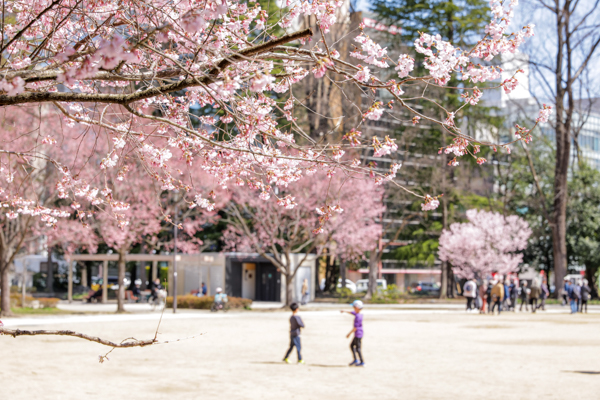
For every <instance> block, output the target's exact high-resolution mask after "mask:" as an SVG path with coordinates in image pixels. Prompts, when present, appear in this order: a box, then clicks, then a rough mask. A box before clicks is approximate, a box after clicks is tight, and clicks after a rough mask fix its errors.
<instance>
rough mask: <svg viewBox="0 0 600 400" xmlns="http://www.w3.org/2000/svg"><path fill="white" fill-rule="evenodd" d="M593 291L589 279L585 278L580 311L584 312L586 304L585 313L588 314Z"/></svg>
mask: <svg viewBox="0 0 600 400" xmlns="http://www.w3.org/2000/svg"><path fill="white" fill-rule="evenodd" d="M591 293H592V289H590V287H589V286H588V281H587V279H584V280H583V285H582V286H581V307H580V308H579V312H580V313H582V312H583V307H584V306H585V313H586V314H587V305H588V300H589V299H590V294H591Z"/></svg>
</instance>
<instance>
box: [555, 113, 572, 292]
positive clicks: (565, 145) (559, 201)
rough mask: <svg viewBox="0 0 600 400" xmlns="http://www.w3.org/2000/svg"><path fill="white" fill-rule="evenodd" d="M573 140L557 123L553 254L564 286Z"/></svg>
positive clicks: (558, 281) (558, 283)
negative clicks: (569, 178) (569, 176)
mask: <svg viewBox="0 0 600 400" xmlns="http://www.w3.org/2000/svg"><path fill="white" fill-rule="evenodd" d="M556 113H557V119H558V118H560V117H561V114H562V113H563V107H562V105H557V107H556ZM570 153H571V140H570V138H569V133H568V132H567V129H566V127H565V125H564V124H563V123H561V122H557V124H556V168H555V171H554V174H555V175H554V210H553V211H554V212H553V215H552V217H553V219H554V221H552V222H553V224H552V255H553V258H554V285H555V286H556V288H560V287H562V282H563V279H564V277H565V275H566V274H567V199H568V192H567V178H568V172H569V157H570Z"/></svg>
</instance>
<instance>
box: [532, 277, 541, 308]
mask: <svg viewBox="0 0 600 400" xmlns="http://www.w3.org/2000/svg"><path fill="white" fill-rule="evenodd" d="M541 292H542V290H541V288H540V283H539V282H538V280H537V279H534V280H533V282H532V283H531V292H529V302H530V303H531V312H533V313H534V312H536V310H537V308H538V299H539V298H540V295H541Z"/></svg>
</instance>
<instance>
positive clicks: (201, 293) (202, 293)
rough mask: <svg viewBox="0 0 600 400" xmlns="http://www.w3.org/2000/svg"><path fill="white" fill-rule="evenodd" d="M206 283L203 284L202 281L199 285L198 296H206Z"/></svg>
mask: <svg viewBox="0 0 600 400" xmlns="http://www.w3.org/2000/svg"><path fill="white" fill-rule="evenodd" d="M206 291H207V290H206V285H205V284H204V282H202V285H201V286H200V289H198V294H197V296H198V297H203V296H206Z"/></svg>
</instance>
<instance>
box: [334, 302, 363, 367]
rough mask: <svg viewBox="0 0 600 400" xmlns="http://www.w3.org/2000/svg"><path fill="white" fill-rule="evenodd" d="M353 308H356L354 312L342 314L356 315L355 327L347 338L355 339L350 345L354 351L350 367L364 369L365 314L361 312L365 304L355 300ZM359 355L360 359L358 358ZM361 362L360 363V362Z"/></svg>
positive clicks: (342, 311)
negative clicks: (363, 339) (352, 336)
mask: <svg viewBox="0 0 600 400" xmlns="http://www.w3.org/2000/svg"><path fill="white" fill-rule="evenodd" d="M352 307H354V311H344V310H341V311H340V312H341V313H348V314H352V315H354V327H353V328H352V330H351V331H350V332H349V333H348V334H347V335H346V338H349V337H350V335H352V334H354V338H353V339H352V343H350V350H352V356H353V357H354V361H352V362H351V363H350V366H353V365H354V366H356V367H364V366H365V361H364V359H363V356H362V338H363V334H364V332H363V314H361V310H362V308H363V302H362V301H360V300H354V302H353V303H352ZM357 355H358V358H357V357H356V356H357ZM359 360H360V361H359Z"/></svg>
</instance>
